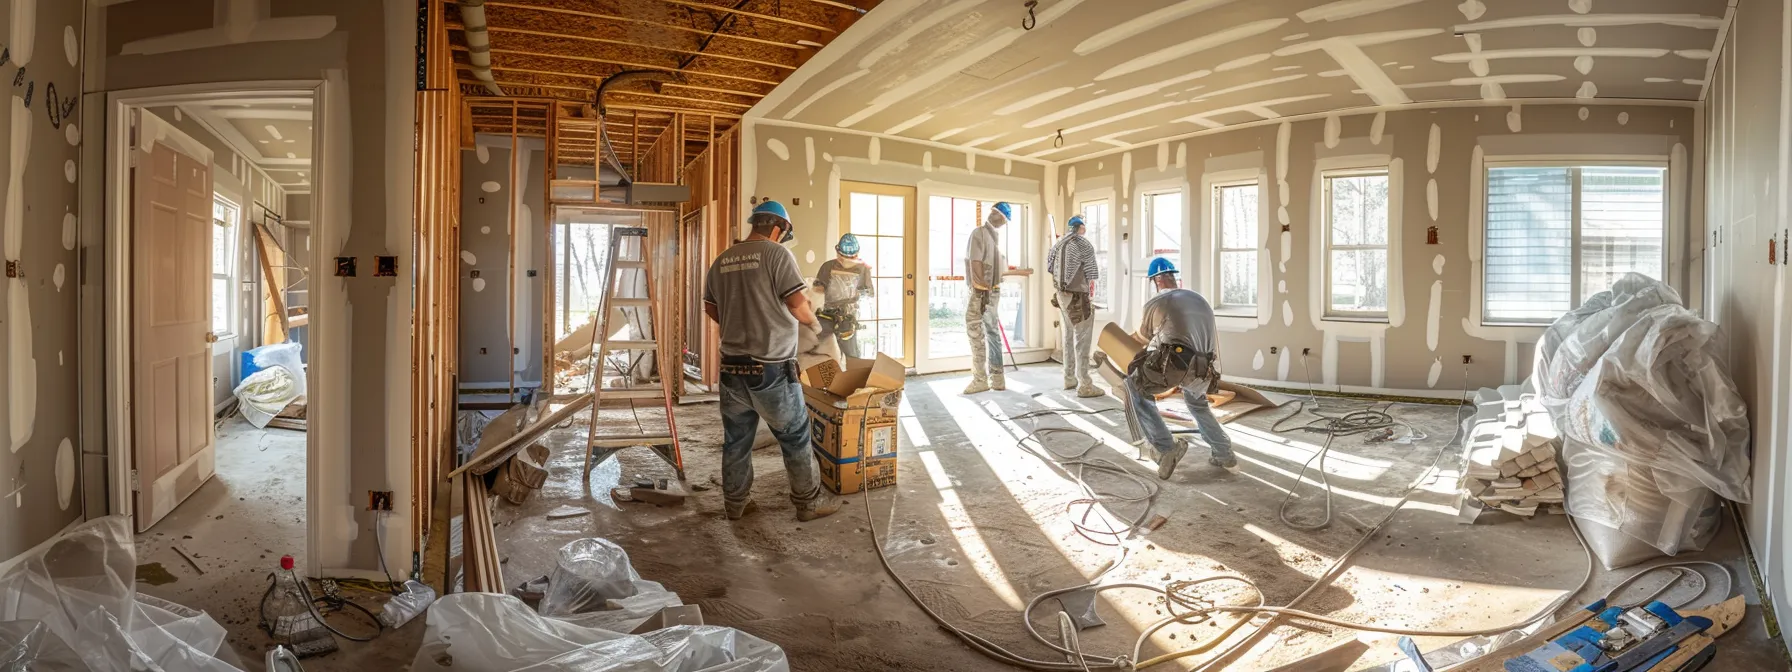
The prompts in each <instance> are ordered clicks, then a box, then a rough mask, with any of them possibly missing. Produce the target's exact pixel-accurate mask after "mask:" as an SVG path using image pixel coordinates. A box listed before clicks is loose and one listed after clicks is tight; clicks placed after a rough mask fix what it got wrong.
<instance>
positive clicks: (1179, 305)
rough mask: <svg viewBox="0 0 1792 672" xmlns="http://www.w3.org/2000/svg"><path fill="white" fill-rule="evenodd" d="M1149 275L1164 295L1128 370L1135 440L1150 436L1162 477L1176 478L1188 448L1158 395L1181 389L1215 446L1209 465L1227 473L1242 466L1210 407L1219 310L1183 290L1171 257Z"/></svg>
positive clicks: (1151, 309) (1150, 310) (1144, 320)
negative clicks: (1167, 422)
mask: <svg viewBox="0 0 1792 672" xmlns="http://www.w3.org/2000/svg"><path fill="white" fill-rule="evenodd" d="M1147 274H1148V275H1149V277H1150V278H1151V283H1152V284H1153V285H1154V286H1156V287H1157V291H1158V294H1157V296H1154V297H1152V298H1151V300H1150V301H1146V302H1145V311H1144V315H1143V317H1141V318H1140V319H1139V331H1138V336H1139V338H1141V339H1143V340H1144V341H1145V350H1144V351H1142V352H1140V353H1139V355H1138V356H1137V357H1134V358H1133V361H1132V362H1131V364H1130V365H1129V366H1127V371H1126V397H1125V399H1126V404H1127V405H1126V419H1127V424H1128V426H1129V428H1130V429H1132V432H1133V439H1134V440H1138V439H1139V438H1141V437H1140V435H1141V434H1143V435H1144V436H1143V438H1144V439H1146V440H1147V441H1149V442H1150V443H1151V447H1152V448H1153V449H1155V450H1156V453H1157V476H1158V478H1163V479H1168V478H1170V474H1171V473H1172V472H1173V471H1175V469H1176V463H1177V461H1179V460H1181V459H1182V455H1183V454H1184V453H1187V452H1188V447H1187V446H1186V445H1184V444H1182V443H1181V442H1178V441H1177V440H1176V438H1175V437H1174V436H1172V435H1171V434H1170V428H1169V427H1168V426H1166V425H1165V424H1164V418H1163V416H1161V415H1159V414H1158V410H1157V395H1159V394H1167V393H1168V392H1169V391H1170V390H1172V389H1175V388H1177V387H1181V388H1182V401H1183V403H1185V404H1187V405H1188V411H1189V415H1192V416H1194V419H1195V426H1196V427H1197V428H1198V429H1199V430H1200V433H1201V438H1202V439H1204V440H1206V441H1207V445H1208V446H1210V447H1212V448H1213V456H1212V457H1210V458H1208V460H1207V463H1208V464H1211V465H1213V466H1216V467H1220V468H1222V469H1229V468H1231V467H1233V466H1236V465H1237V464H1238V458H1236V457H1234V456H1233V455H1232V438H1231V437H1229V436H1226V430H1225V428H1224V427H1221V426H1220V421H1219V419H1218V418H1215V417H1214V415H1213V409H1212V408H1210V407H1209V406H1208V404H1207V393H1208V391H1209V390H1210V388H1212V387H1214V386H1216V385H1218V384H1219V379H1220V368H1219V334H1218V330H1217V329H1216V328H1215V327H1214V319H1213V306H1212V305H1211V304H1209V303H1207V299H1206V297H1203V296H1201V295H1200V294H1199V293H1197V292H1195V291H1193V290H1188V289H1182V288H1180V287H1178V286H1177V282H1176V265H1175V264H1172V263H1170V260H1169V259H1165V258H1163V257H1158V258H1156V259H1152V260H1151V266H1150V267H1149V268H1148V269H1147Z"/></svg>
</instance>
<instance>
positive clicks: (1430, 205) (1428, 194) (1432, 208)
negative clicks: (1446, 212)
mask: <svg viewBox="0 0 1792 672" xmlns="http://www.w3.org/2000/svg"><path fill="white" fill-rule="evenodd" d="M1425 210H1426V212H1427V213H1429V214H1430V215H1431V221H1432V223H1436V222H1437V178H1435V177H1434V178H1431V179H1430V181H1427V182H1426V183H1425Z"/></svg>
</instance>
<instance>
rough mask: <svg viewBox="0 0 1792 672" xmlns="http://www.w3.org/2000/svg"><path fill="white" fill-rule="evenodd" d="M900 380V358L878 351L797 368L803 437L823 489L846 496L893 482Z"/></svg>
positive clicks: (899, 403) (894, 482)
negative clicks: (805, 423) (805, 422)
mask: <svg viewBox="0 0 1792 672" xmlns="http://www.w3.org/2000/svg"><path fill="white" fill-rule="evenodd" d="M903 383H904V380H903V366H902V363H901V362H898V361H896V360H894V359H890V358H889V357H886V356H884V355H878V356H877V359H875V360H871V359H852V358H848V359H847V360H846V366H845V367H844V368H843V367H841V366H840V364H839V363H837V362H835V361H833V360H827V361H824V362H821V363H819V364H816V365H815V366H811V367H809V368H807V369H804V370H803V400H804V403H805V405H807V406H808V410H809V435H810V437H809V440H810V441H811V443H812V445H814V447H815V458H816V460H817V461H818V462H819V463H820V464H821V482H822V484H823V485H826V486H827V488H828V490H831V491H833V492H834V493H835V494H841V495H848V494H852V493H855V492H860V491H863V490H869V489H875V488H881V487H884V486H886V485H895V484H896V462H897V459H896V446H897V444H898V443H899V442H900V441H899V439H900V436H901V435H900V430H899V428H898V425H897V423H896V412H897V408H898V407H899V406H900V405H901V402H902V386H903Z"/></svg>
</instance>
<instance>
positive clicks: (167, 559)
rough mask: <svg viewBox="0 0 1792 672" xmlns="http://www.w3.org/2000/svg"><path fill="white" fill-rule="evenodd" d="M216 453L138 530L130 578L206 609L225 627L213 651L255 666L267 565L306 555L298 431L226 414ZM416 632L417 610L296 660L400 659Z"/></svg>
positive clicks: (369, 598) (319, 666)
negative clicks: (203, 478) (195, 484)
mask: <svg viewBox="0 0 1792 672" xmlns="http://www.w3.org/2000/svg"><path fill="white" fill-rule="evenodd" d="M217 456H218V459H217V474H216V475H215V476H213V477H212V479H211V480H209V481H207V482H206V483H205V485H203V486H201V487H200V488H199V490H198V491H197V492H195V493H193V496H192V497H190V498H188V499H187V501H185V502H183V503H181V505H180V507H179V508H176V509H175V510H174V512H173V513H170V514H168V517H166V518H164V519H162V521H161V522H159V523H157V524H156V526H155V527H153V528H150V530H149V532H147V533H144V534H140V535H138V536H137V562H138V565H139V566H138V577H139V578H138V582H137V588H138V590H139V591H140V592H142V593H144V594H146V595H153V596H156V597H160V598H163V599H167V600H172V601H174V602H177V603H180V604H183V605H186V606H188V607H192V608H194V609H203V610H204V611H205V612H206V613H209V614H211V616H212V618H214V619H217V621H218V622H219V623H220V624H222V625H223V626H224V627H225V629H227V630H229V631H230V637H229V639H228V640H227V643H228V646H227V647H226V650H225V651H222V652H220V657H221V658H225V659H226V661H227V662H232V663H235V664H236V665H238V666H239V667H242V668H243V669H245V670H250V671H251V672H254V671H256V670H261V669H262V661H263V658H264V656H265V655H266V651H267V649H269V648H271V646H272V643H271V642H270V641H269V639H268V637H267V635H266V633H264V632H262V630H261V629H260V628H259V627H258V626H257V624H258V623H259V622H260V611H259V607H260V604H261V596H262V593H263V592H264V591H265V590H267V586H268V580H269V579H268V577H269V574H271V573H272V571H273V570H274V569H275V568H277V567H279V566H280V556H282V555H287V554H290V555H292V556H293V557H295V558H303V557H304V556H305V435H304V434H303V433H300V432H294V431H289V430H283V429H268V430H260V429H256V428H255V427H254V426H253V425H250V424H249V423H247V422H245V421H244V420H243V419H242V418H239V417H233V418H231V419H229V420H227V421H225V422H224V424H223V426H222V427H220V428H219V430H218V445H217ZM177 544H178V545H179V546H180V547H181V548H182V549H183V550H186V551H188V552H189V553H191V554H193V555H194V556H195V558H196V560H197V561H198V562H199V563H200V565H201V567H203V568H204V570H205V573H204V574H201V573H199V571H197V570H195V569H194V568H193V566H192V565H191V564H189V563H188V562H187V560H186V559H184V558H182V557H181V556H180V554H179V552H178V551H176V550H175V549H174V546H175V545H177ZM301 562H302V560H301ZM152 577H154V578H152ZM151 581H154V582H156V583H159V584H160V585H155V584H152V583H151ZM344 594H345V595H346V596H348V597H349V598H350V599H352V600H354V601H355V602H356V603H358V604H361V605H363V606H366V607H367V608H368V609H370V610H372V611H373V613H375V614H378V613H379V611H380V610H379V605H380V604H381V603H383V602H384V601H385V600H384V598H383V596H382V595H380V594H379V593H375V592H371V591H367V590H359V589H354V588H349V587H345V588H344ZM328 618H329V620H330V623H331V624H332V625H335V626H336V627H338V628H339V629H341V630H343V631H344V632H347V633H350V634H357V635H358V634H361V633H366V632H370V631H371V629H372V626H373V624H372V623H368V622H366V620H365V618H364V617H361V616H360V615H359V614H358V612H357V613H355V614H353V615H351V614H343V615H341V616H330V617H328ZM422 637H423V619H421V618H419V619H415V620H413V621H412V622H410V623H407V624H406V625H405V627H404V628H401V629H399V630H398V631H396V632H387V633H383V634H382V635H380V637H379V638H378V639H376V640H374V641H373V642H369V643H358V642H350V641H346V640H341V639H340V638H339V639H338V642H337V643H338V645H339V646H340V647H341V650H339V651H337V652H336V653H332V654H329V655H326V656H321V657H316V658H309V659H306V660H305V661H303V662H304V665H305V670H306V672H330V671H332V670H344V671H346V670H398V669H403V668H405V667H408V666H409V665H410V663H411V659H412V657H413V656H414V655H415V654H416V651H417V647H418V645H419V642H421V641H422ZM230 656H235V658H236V660H231V659H230V658H229V657H230Z"/></svg>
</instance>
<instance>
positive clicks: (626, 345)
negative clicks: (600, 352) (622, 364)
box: [603, 339, 660, 352]
mask: <svg viewBox="0 0 1792 672" xmlns="http://www.w3.org/2000/svg"><path fill="white" fill-rule="evenodd" d="M603 349H604V350H605V351H606V352H609V351H616V350H658V349H660V344H659V342H658V341H634V340H623V339H615V340H609V341H604V348H603Z"/></svg>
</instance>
